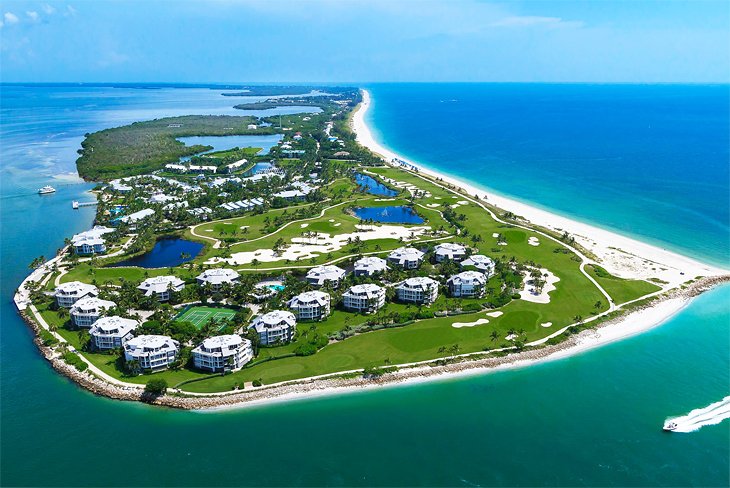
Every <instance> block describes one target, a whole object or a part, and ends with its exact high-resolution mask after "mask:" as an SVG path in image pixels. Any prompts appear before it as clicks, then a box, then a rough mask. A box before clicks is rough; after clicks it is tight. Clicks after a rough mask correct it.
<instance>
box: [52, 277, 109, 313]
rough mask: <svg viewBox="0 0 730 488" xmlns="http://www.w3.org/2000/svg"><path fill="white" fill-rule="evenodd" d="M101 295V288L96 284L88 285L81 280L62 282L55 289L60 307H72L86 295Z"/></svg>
mask: <svg viewBox="0 0 730 488" xmlns="http://www.w3.org/2000/svg"><path fill="white" fill-rule="evenodd" d="M98 295H99V289H98V288H97V287H95V286H94V285H87V284H86V283H81V282H80V281H69V282H68V283H61V284H60V285H58V286H57V287H56V289H55V290H54V291H53V296H54V297H56V303H58V306H59V307H63V308H71V307H72V306H73V304H74V303H76V302H77V301H79V300H81V299H82V298H86V297H95V296H98Z"/></svg>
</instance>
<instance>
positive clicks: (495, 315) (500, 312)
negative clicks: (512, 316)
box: [487, 310, 504, 318]
mask: <svg viewBox="0 0 730 488" xmlns="http://www.w3.org/2000/svg"><path fill="white" fill-rule="evenodd" d="M487 315H489V316H490V317H495V318H496V317H499V316H500V315H504V312H502V311H500V310H497V311H496V312H487Z"/></svg>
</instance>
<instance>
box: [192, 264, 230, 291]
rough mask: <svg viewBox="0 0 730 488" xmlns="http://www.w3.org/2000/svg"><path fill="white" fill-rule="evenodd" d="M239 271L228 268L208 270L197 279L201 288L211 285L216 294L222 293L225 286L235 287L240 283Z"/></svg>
mask: <svg viewBox="0 0 730 488" xmlns="http://www.w3.org/2000/svg"><path fill="white" fill-rule="evenodd" d="M238 278H240V275H239V274H238V271H236V270H233V269H228V268H213V269H207V270H205V271H203V272H202V273H200V274H199V275H198V277H197V278H196V279H197V280H198V284H199V285H200V286H205V285H206V284H209V285H210V287H211V289H212V290H213V291H214V292H218V291H221V288H223V286H224V285H233V284H235V283H236V282H238Z"/></svg>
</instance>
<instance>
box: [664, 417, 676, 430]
mask: <svg viewBox="0 0 730 488" xmlns="http://www.w3.org/2000/svg"><path fill="white" fill-rule="evenodd" d="M677 427H678V425H677V422H673V421H671V420H670V421H669V422H666V423H665V424H664V427H662V430H664V431H666V432H672V431H673V430H675V429H676V428H677Z"/></svg>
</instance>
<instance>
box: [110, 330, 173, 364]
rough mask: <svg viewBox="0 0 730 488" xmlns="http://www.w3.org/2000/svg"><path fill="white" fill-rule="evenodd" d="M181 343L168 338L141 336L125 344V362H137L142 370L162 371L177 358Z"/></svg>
mask: <svg viewBox="0 0 730 488" xmlns="http://www.w3.org/2000/svg"><path fill="white" fill-rule="evenodd" d="M179 351H180V343H179V342H177V341H176V340H174V339H172V338H171V337H168V336H160V335H141V336H137V337H135V338H134V339H130V340H129V341H127V343H126V344H124V359H125V361H127V362H129V361H137V363H138V364H139V367H140V368H141V369H148V370H151V371H160V370H162V369H166V368H167V367H168V366H169V365H170V364H171V363H172V362H174V361H175V358H177V355H178V352H179Z"/></svg>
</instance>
